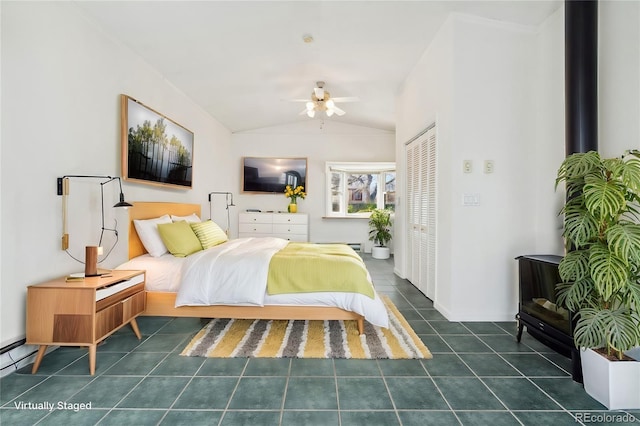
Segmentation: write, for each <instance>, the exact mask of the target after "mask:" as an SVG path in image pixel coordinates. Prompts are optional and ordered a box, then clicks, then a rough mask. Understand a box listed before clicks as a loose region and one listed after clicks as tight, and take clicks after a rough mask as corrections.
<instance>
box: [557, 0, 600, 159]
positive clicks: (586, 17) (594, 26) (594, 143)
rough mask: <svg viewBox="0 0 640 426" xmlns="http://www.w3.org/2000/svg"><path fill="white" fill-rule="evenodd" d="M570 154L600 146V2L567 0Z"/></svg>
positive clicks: (566, 62) (567, 125)
mask: <svg viewBox="0 0 640 426" xmlns="http://www.w3.org/2000/svg"><path fill="white" fill-rule="evenodd" d="M564 31H565V104H566V105H565V108H566V111H565V115H566V118H565V120H566V141H565V146H566V154H567V155H570V154H573V153H575V152H587V151H597V150H598V2H597V1H596V0H593V1H591V0H565V30H564Z"/></svg>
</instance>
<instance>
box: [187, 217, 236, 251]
mask: <svg viewBox="0 0 640 426" xmlns="http://www.w3.org/2000/svg"><path fill="white" fill-rule="evenodd" d="M190 225H191V229H193V232H194V233H195V234H196V237H198V239H199V240H200V244H202V248H203V249H205V250H206V249H208V248H211V247H213V246H217V245H218V244H222V243H224V242H226V241H229V237H228V236H227V234H225V232H224V231H223V230H222V229H221V228H220V227H219V226H218V225H217V224H216V223H215V222H213V221H211V220H206V221H204V222H200V223H191V224H190Z"/></svg>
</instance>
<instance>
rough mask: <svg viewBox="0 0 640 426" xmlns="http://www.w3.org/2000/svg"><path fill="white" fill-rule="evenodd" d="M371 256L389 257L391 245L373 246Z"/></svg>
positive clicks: (376, 257) (377, 257) (378, 257)
mask: <svg viewBox="0 0 640 426" xmlns="http://www.w3.org/2000/svg"><path fill="white" fill-rule="evenodd" d="M371 257H373V258H374V259H388V258H389V247H377V246H373V247H371Z"/></svg>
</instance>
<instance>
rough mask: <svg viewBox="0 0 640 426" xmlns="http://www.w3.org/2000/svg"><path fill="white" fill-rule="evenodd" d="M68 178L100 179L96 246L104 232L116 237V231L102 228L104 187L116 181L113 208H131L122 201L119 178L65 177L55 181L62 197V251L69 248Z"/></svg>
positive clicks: (93, 176)
mask: <svg viewBox="0 0 640 426" xmlns="http://www.w3.org/2000/svg"><path fill="white" fill-rule="evenodd" d="M69 178H85V179H102V180H103V182H100V201H101V222H100V223H101V230H100V241H99V242H98V246H101V245H102V236H103V235H104V231H111V232H114V233H115V234H116V236H117V235H118V231H117V230H116V229H111V228H105V227H104V185H106V184H108V183H109V182H113V181H114V180H117V181H118V184H119V186H120V201H119V202H117V203H116V204H115V205H114V206H113V207H124V208H127V207H132V205H131V204H129V203H127V202H126V201H125V200H124V193H123V192H122V181H121V180H120V177H119V176H100V175H65V176H62V177H61V178H58V179H57V187H58V195H62V250H67V249H68V248H69V232H68V227H67V198H68V196H69Z"/></svg>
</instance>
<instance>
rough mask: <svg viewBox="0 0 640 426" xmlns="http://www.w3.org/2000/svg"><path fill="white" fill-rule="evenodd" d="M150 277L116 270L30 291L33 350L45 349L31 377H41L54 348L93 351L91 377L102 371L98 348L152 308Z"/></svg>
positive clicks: (57, 281)
mask: <svg viewBox="0 0 640 426" xmlns="http://www.w3.org/2000/svg"><path fill="white" fill-rule="evenodd" d="M144 274H145V272H144V271H122V270H113V271H112V272H109V273H107V274H106V275H102V276H99V277H88V278H85V279H84V280H82V281H69V282H67V281H66V280H65V277H62V278H58V279H55V280H52V281H47V282H44V283H41V284H36V285H32V286H29V287H28V288H27V344H29V345H40V349H39V350H38V355H37V356H36V360H35V362H34V363H33V369H32V370H31V373H35V372H37V371H38V367H40V362H41V361H42V358H43V357H44V354H45V352H46V350H47V346H49V345H58V346H88V347H89V372H90V373H91V374H92V375H93V374H94V373H95V370H96V346H97V344H98V343H99V342H100V341H102V340H103V339H104V338H105V337H107V336H109V335H110V334H112V333H113V332H114V331H116V330H118V329H119V328H122V327H123V326H125V325H126V324H131V328H132V329H133V332H134V333H135V334H136V336H137V337H138V339H140V338H141V335H140V330H139V329H138V324H137V322H136V317H137V316H138V315H140V314H141V313H142V312H143V311H144V310H145V306H146V297H145V291H144V280H145V275H144Z"/></svg>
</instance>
